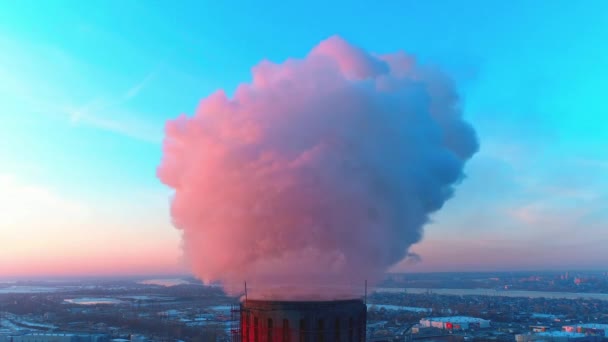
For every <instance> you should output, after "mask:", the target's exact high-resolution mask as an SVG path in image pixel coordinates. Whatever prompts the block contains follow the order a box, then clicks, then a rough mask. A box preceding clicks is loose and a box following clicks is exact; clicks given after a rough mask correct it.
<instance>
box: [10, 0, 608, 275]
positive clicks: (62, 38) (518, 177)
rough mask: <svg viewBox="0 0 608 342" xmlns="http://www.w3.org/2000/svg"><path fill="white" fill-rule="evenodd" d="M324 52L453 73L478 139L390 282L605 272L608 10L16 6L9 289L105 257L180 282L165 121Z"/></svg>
mask: <svg viewBox="0 0 608 342" xmlns="http://www.w3.org/2000/svg"><path fill="white" fill-rule="evenodd" d="M334 34H338V35H340V36H342V37H344V38H345V39H347V40H349V41H350V42H352V43H354V44H356V45H359V46H361V47H363V48H365V49H366V50H369V51H374V52H379V53H383V52H392V51H395V50H399V49H402V50H405V51H407V52H408V53H411V54H414V55H416V56H417V57H418V58H419V60H420V61H421V62H423V63H426V64H433V65H438V66H440V67H441V68H443V69H444V70H446V71H447V72H448V73H449V74H450V75H452V77H454V79H455V80H456V82H457V84H458V85H459V88H460V89H461V92H462V96H463V106H464V109H465V112H466V117H467V118H468V120H469V121H470V122H472V124H473V125H474V126H475V128H476V129H477V131H478V134H479V137H480V142H481V151H480V152H479V154H477V155H476V156H475V157H474V159H473V160H472V161H471V162H470V164H469V165H468V167H467V174H468V178H467V180H466V181H465V182H464V183H463V184H462V186H460V187H459V189H458V190H457V193H456V197H455V198H454V199H452V200H451V201H450V202H449V203H448V205H447V206H446V207H445V208H444V210H442V211H441V212H440V213H438V214H437V215H435V217H434V221H435V222H434V223H433V224H432V225H430V226H429V227H427V230H426V239H425V240H424V241H423V242H422V243H420V244H419V245H417V246H415V247H414V251H416V252H418V253H420V254H421V255H422V258H423V261H422V262H421V263H419V264H417V265H405V264H404V265H400V266H398V267H397V269H400V270H401V269H403V270H411V271H424V270H451V269H462V270H475V269H518V268H534V269H538V268H599V267H603V265H604V262H603V261H605V260H606V258H608V251H607V250H608V249H605V248H604V247H605V246H606V243H607V242H608V232H607V231H606V229H607V227H606V226H607V222H608V210H605V209H606V207H607V204H606V203H608V202H607V200H608V176H606V175H607V174H608V110H607V109H606V106H605V105H604V101H605V97H606V96H605V92H606V86H605V84H606V80H607V79H608V58H606V54H607V52H608V47H607V45H606V41H607V38H608V3H607V2H604V1H581V2H571V1H508V2H498V1H385V2H380V3H378V4H373V3H372V2H365V1H362V2H357V1H348V2H347V1H344V2H340V1H338V2H332V4H331V5H329V4H326V3H325V2H322V1H308V2H283V1H266V2H254V1H243V2H240V3H236V2H210V1H202V2H188V1H180V2H178V3H177V4H171V3H170V2H167V1H147V2H145V1H89V2H82V1H21V2H17V1H12V2H10V1H7V2H3V3H0V51H1V53H0V103H1V104H2V109H1V112H0V118H1V125H0V134H1V136H2V139H1V140H0V186H2V187H3V188H4V189H3V192H4V193H5V198H4V201H3V202H4V203H3V207H4V208H0V213H2V211H4V212H3V213H2V216H4V217H5V219H4V220H0V241H5V242H3V244H5V245H6V246H4V247H7V246H8V247H7V248H3V251H0V260H5V262H4V264H3V263H2V262H0V276H1V275H2V274H7V275H8V274H16V273H19V272H18V270H16V267H15V266H11V265H22V266H23V267H21V268H22V269H27V270H32V272H33V271H34V270H38V269H40V268H42V267H46V266H48V267H50V269H53V265H55V264H56V265H64V267H59V266H57V270H58V272H60V273H61V272H64V273H70V272H81V271H82V270H81V269H79V268H78V267H79V266H78V265H74V266H73V267H72V268H69V267H67V266H65V260H69V259H74V258H82V257H83V254H89V255H92V258H93V259H95V258H102V257H104V256H106V255H107V253H112V254H113V255H114V256H115V257H116V258H117V260H118V259H122V260H128V262H127V263H128V265H127V266H125V270H124V272H131V271H141V272H157V273H163V272H178V271H181V268H179V267H177V266H175V265H176V264H180V251H179V244H180V242H179V235H178V233H177V232H176V231H175V230H174V229H173V228H172V227H171V225H170V222H169V216H168V195H169V191H168V190H167V189H166V188H164V187H163V186H162V185H161V184H160V182H159V181H158V180H157V178H156V176H155V171H156V167H157V165H158V163H159V160H160V156H161V145H160V142H161V141H162V132H163V125H164V122H165V121H166V120H167V119H170V118H173V117H175V116H177V115H179V114H181V113H192V112H193V111H194V109H195V108H196V106H197V104H198V103H199V101H200V100H201V99H202V98H204V97H205V96H207V95H209V94H210V93H212V92H213V91H214V90H216V89H218V88H223V89H225V90H226V91H227V92H228V93H231V92H232V91H233V89H234V88H235V87H236V86H237V85H238V84H239V83H242V82H246V81H248V80H249V79H250V69H251V67H252V66H254V65H255V64H257V63H258V62H259V61H261V60H263V59H270V60H272V61H275V62H281V61H283V60H285V59H287V58H290V57H302V56H304V55H305V54H306V53H307V52H308V51H309V50H310V49H311V48H312V47H313V46H315V45H316V44H317V43H318V42H319V41H321V40H323V39H325V38H327V37H329V36H331V35H334ZM16 213H17V214H16ZM18 213H21V214H18ZM66 217H68V218H69V219H66ZM32 239H35V240H39V241H40V242H38V243H36V244H35V245H36V246H38V245H39V246H38V247H36V248H37V249H34V248H33V247H31V246H30V247H27V245H28V244H29V243H31V241H32ZM44 241H53V242H55V246H49V245H51V243H44ZM124 241H131V242H132V243H131V245H130V246H129V248H119V247H120V246H121V243H124ZM104 244H106V245H104ZM108 245H111V246H112V247H111V248H109V247H108ZM117 246H118V247H117ZM108 248H109V250H110V251H109V250H108ZM125 249H128V250H127V251H125ZM159 249H160V250H162V252H158V253H157V254H159V255H160V256H159V257H158V258H156V259H155V258H149V257H148V256H150V255H151V254H154V253H155V251H158V250H159ZM36 255H48V256H49V257H48V258H46V259H49V260H50V261H48V262H47V261H45V262H46V263H45V262H42V261H41V260H40V258H39V256H36ZM157 259H158V260H157ZM161 259H162V260H161ZM146 260H149V261H148V262H146ZM45 265H46V266H45ZM2 268H5V271H3V269H2ZM105 271H106V270H104V269H103V266H101V265H100V266H99V267H98V269H94V270H92V271H91V272H98V273H103V272H105Z"/></svg>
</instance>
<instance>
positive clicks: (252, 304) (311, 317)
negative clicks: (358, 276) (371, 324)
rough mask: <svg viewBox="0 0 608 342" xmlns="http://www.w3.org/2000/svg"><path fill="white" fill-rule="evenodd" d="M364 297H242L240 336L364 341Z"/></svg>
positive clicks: (248, 339) (246, 341)
mask: <svg viewBox="0 0 608 342" xmlns="http://www.w3.org/2000/svg"><path fill="white" fill-rule="evenodd" d="M366 317H367V308H366V306H365V304H364V303H363V301H361V300H358V299H353V300H335V301H266V300H245V301H244V302H242V303H241V306H240V318H241V325H240V340H241V341H242V342H258V341H259V342H263V341H304V342H313V341H365V337H366V329H365V328H366Z"/></svg>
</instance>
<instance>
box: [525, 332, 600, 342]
mask: <svg viewBox="0 0 608 342" xmlns="http://www.w3.org/2000/svg"><path fill="white" fill-rule="evenodd" d="M515 341H516V342H528V341H546V342H595V341H600V338H599V337H597V336H588V335H585V334H581V333H577V332H566V331H543V332H539V333H534V334H520V335H515Z"/></svg>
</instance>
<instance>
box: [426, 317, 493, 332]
mask: <svg viewBox="0 0 608 342" xmlns="http://www.w3.org/2000/svg"><path fill="white" fill-rule="evenodd" d="M420 326H421V327H423V328H439V329H446V330H469V329H481V328H489V327H490V321H488V320H485V319H481V318H475V317H466V316H451V317H429V318H423V319H421V320H420Z"/></svg>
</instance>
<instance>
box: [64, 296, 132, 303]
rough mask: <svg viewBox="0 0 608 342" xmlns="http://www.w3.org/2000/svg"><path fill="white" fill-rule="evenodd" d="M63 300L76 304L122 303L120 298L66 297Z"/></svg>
mask: <svg viewBox="0 0 608 342" xmlns="http://www.w3.org/2000/svg"><path fill="white" fill-rule="evenodd" d="M65 302H66V303H70V304H78V305H98V304H108V305H116V304H122V303H124V302H123V301H122V300H120V299H117V298H92V297H81V298H72V299H66V300H65Z"/></svg>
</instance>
